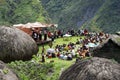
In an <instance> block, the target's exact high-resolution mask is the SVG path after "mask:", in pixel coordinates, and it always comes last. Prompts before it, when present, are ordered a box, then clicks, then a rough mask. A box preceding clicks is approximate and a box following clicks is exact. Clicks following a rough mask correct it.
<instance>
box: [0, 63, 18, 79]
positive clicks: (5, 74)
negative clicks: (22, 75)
mask: <svg viewBox="0 0 120 80" xmlns="http://www.w3.org/2000/svg"><path fill="white" fill-rule="evenodd" d="M0 80H20V79H19V78H18V77H17V75H16V74H15V73H14V72H13V71H12V70H11V69H9V68H8V67H7V66H6V65H5V63H3V62H2V61H0Z"/></svg>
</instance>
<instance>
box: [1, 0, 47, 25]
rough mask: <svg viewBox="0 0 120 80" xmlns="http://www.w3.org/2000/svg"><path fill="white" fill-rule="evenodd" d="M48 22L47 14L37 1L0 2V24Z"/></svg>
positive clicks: (15, 0) (14, 0)
mask: <svg viewBox="0 0 120 80" xmlns="http://www.w3.org/2000/svg"><path fill="white" fill-rule="evenodd" d="M34 21H41V22H49V18H48V14H47V12H46V11H45V10H44V8H43V7H42V5H41V2H40V1H38V0H0V24H1V25H6V24H15V23H27V22H34Z"/></svg>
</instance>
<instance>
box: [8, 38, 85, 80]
mask: <svg viewBox="0 0 120 80" xmlns="http://www.w3.org/2000/svg"><path fill="white" fill-rule="evenodd" d="M79 38H80V37H71V39H70V40H69V41H64V40H63V38H58V39H55V41H54V42H53V48H54V47H55V46H56V45H57V44H68V43H69V42H74V43H75V42H76V40H77V39H79ZM82 38H83V37H82ZM44 47H45V49H48V48H49V46H48V44H46V45H44ZM41 49H42V46H39V52H38V54H37V55H34V56H33V58H32V60H33V61H34V62H31V61H25V62H23V61H15V62H11V63H9V64H8V66H9V67H10V68H11V69H13V70H14V72H16V74H17V75H18V76H19V77H20V79H21V80H58V78H59V76H60V74H61V73H62V72H63V71H64V70H65V69H67V68H68V67H69V66H71V65H72V64H74V63H75V59H73V60H71V61H67V60H61V59H59V58H51V59H48V58H45V63H41V62H40V61H41V54H40V53H41ZM51 61H53V62H52V63H51Z"/></svg>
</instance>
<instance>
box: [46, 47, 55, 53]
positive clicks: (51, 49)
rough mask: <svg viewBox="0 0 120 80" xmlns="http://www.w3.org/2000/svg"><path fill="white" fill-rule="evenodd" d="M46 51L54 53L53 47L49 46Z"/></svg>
mask: <svg viewBox="0 0 120 80" xmlns="http://www.w3.org/2000/svg"><path fill="white" fill-rule="evenodd" d="M46 52H47V53H55V49H53V48H49V49H47V51H46Z"/></svg>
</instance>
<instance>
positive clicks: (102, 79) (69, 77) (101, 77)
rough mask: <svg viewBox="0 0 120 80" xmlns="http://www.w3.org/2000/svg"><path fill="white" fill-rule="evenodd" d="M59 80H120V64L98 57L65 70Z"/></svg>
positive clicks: (77, 63) (79, 62) (81, 61)
mask: <svg viewBox="0 0 120 80" xmlns="http://www.w3.org/2000/svg"><path fill="white" fill-rule="evenodd" d="M59 80H120V64H118V63H114V62H112V61H111V60H108V59H105V58H97V57H95V58H91V59H89V60H80V61H78V62H76V63H75V64H73V65H72V66H71V67H69V68H68V69H67V70H65V71H64V72H63V73H62V75H61V76H60V78H59Z"/></svg>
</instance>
